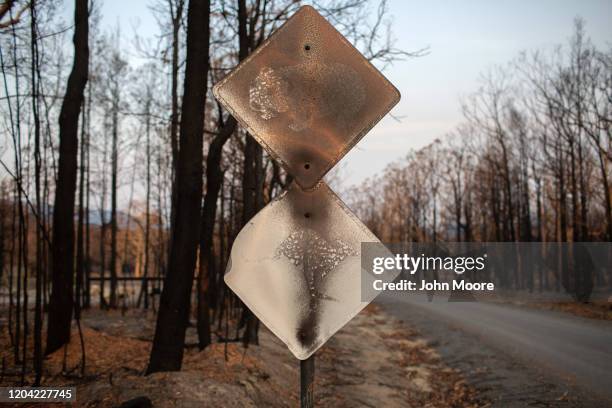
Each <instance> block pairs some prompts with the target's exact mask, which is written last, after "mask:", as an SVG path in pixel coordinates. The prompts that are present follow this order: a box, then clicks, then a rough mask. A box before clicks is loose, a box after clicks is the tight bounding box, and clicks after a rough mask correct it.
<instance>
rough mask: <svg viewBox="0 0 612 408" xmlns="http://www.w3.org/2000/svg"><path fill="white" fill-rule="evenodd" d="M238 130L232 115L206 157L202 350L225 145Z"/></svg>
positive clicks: (207, 339) (200, 283) (200, 317)
mask: <svg viewBox="0 0 612 408" xmlns="http://www.w3.org/2000/svg"><path fill="white" fill-rule="evenodd" d="M234 129H236V119H234V118H233V117H231V116H230V118H229V119H228V120H227V123H226V124H225V126H223V127H222V128H221V130H220V131H219V134H218V135H217V136H215V138H214V139H213V140H212V142H211V143H210V147H209V149H208V156H207V157H206V195H205V196H204V205H203V208H202V231H201V237H200V270H199V275H198V346H199V348H200V350H202V349H204V348H206V346H208V345H209V344H210V342H211V338H210V305H211V303H212V302H211V296H210V295H211V291H210V285H211V281H212V283H213V284H214V283H215V281H216V280H215V276H214V275H212V272H213V271H214V270H216V268H215V264H214V262H213V260H212V259H211V258H212V246H213V233H214V230H215V219H216V216H217V200H218V198H219V190H220V189H221V183H222V182H223V172H222V171H221V156H222V153H223V146H224V145H225V142H227V140H228V139H229V138H230V136H231V135H232V133H233V132H234Z"/></svg>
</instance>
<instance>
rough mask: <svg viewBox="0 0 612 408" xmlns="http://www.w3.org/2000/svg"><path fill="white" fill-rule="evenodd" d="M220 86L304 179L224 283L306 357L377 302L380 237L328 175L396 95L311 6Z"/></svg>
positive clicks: (248, 236)
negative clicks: (365, 248) (368, 254)
mask: <svg viewBox="0 0 612 408" xmlns="http://www.w3.org/2000/svg"><path fill="white" fill-rule="evenodd" d="M213 90H214V94H215V96H216V97H217V99H219V101H220V102H221V103H222V105H223V106H224V107H225V108H226V109H228V110H229V111H230V112H231V113H232V115H234V117H235V118H236V119H237V120H238V121H239V122H240V124H241V125H242V126H243V127H245V128H246V129H247V130H248V131H249V132H250V133H251V134H252V135H253V137H254V138H255V139H256V140H257V141H258V142H259V143H260V144H261V145H262V146H263V147H265V149H266V150H267V151H268V153H269V154H270V155H271V156H272V157H273V158H274V159H276V160H277V161H279V162H280V163H281V164H282V165H283V166H284V168H285V169H286V170H287V172H288V173H289V174H291V175H292V176H293V177H294V179H295V183H294V184H292V185H291V187H290V188H289V189H288V191H286V192H284V193H283V194H282V195H281V196H280V197H278V198H277V199H275V200H274V201H272V202H271V203H270V204H268V205H267V206H266V207H265V208H264V209H262V210H261V211H260V212H259V213H258V214H257V215H255V217H253V219H252V220H250V221H249V222H248V223H247V225H246V226H245V227H244V228H243V229H242V230H241V231H240V233H239V234H238V237H237V238H236V240H235V241H234V244H233V247H232V252H231V256H230V262H229V264H228V268H227V271H226V275H225V282H226V283H227V285H228V286H229V287H230V288H231V289H232V290H233V291H234V292H235V293H236V294H237V295H238V296H239V297H240V299H242V301H243V302H244V303H245V304H246V305H247V306H248V307H249V309H251V311H252V312H253V313H254V314H255V315H256V316H257V317H258V318H259V319H260V320H261V321H262V322H263V323H264V324H265V325H266V326H267V327H268V328H269V329H270V330H271V331H272V332H273V333H274V334H275V335H276V336H278V337H279V338H280V339H281V340H282V341H284V342H285V344H287V346H288V347H289V349H290V350H291V351H292V352H293V354H294V355H295V356H296V357H297V358H299V359H301V360H306V359H308V358H309V357H310V356H311V355H312V354H313V353H314V352H315V351H316V350H317V349H318V348H319V347H321V346H322V345H323V344H324V343H325V342H326V341H327V340H328V339H329V338H330V337H331V336H332V335H333V334H334V333H335V332H336V331H338V330H340V328H341V327H342V326H344V325H345V324H346V323H348V321H349V320H351V319H352V318H353V317H354V316H355V315H356V314H357V313H359V311H360V310H361V309H363V308H364V307H365V306H366V305H367V304H368V303H369V302H370V301H371V300H372V299H373V296H372V297H368V296H366V297H364V296H363V294H362V293H361V283H362V273H361V262H360V261H361V257H360V254H361V244H362V243H364V242H379V241H378V239H377V238H376V237H375V236H374V234H372V233H371V232H370V231H369V230H368V229H367V228H366V227H365V226H364V225H363V224H362V223H361V221H359V219H357V217H355V215H353V214H352V213H351V211H350V210H349V209H348V208H347V207H346V206H345V205H344V204H343V203H342V201H341V200H340V199H339V198H338V197H337V196H336V195H335V194H334V193H333V192H332V191H331V190H330V189H329V187H328V186H327V185H326V184H325V183H324V182H322V181H321V178H322V177H323V176H324V175H325V173H327V171H328V170H329V169H330V168H331V167H333V166H334V164H336V163H337V162H338V160H340V159H341V158H342V156H344V154H346V152H347V151H348V150H350V149H351V148H352V147H353V146H354V145H355V143H357V142H358V141H359V139H361V138H362V137H363V136H364V135H365V133H366V132H367V131H368V130H369V129H370V128H371V127H372V126H374V124H376V123H377V122H378V121H379V120H380V119H381V118H382V117H383V116H384V115H385V114H386V113H387V112H388V111H389V110H390V109H391V108H392V107H393V106H394V105H395V104H396V103H397V102H398V100H399V97H400V96H399V92H398V91H397V89H395V88H394V87H393V85H391V84H390V83H389V81H387V79H386V78H385V77H383V76H382V74H381V73H380V72H378V71H377V70H376V69H375V68H374V67H373V66H372V65H371V64H370V63H369V62H368V61H367V60H366V59H365V58H364V57H363V55H361V54H360V53H359V52H358V51H357V50H356V49H355V48H354V47H353V46H352V45H351V44H349V43H348V41H347V40H346V39H345V38H344V37H342V35H340V33H338V32H337V31H336V30H335V29H334V28H333V27H332V26H331V25H330V24H329V23H328V22H327V21H326V20H325V19H324V18H323V17H321V15H319V14H318V13H317V12H316V11H315V10H314V9H313V8H312V7H308V6H305V7H302V8H301V9H300V10H299V11H298V12H297V13H296V14H294V15H293V16H292V17H291V18H290V19H289V20H287V22H286V23H285V24H284V25H283V26H282V27H281V28H279V29H278V30H277V31H276V32H275V33H274V34H273V35H272V36H271V37H270V39H268V40H267V41H266V42H265V43H264V44H262V45H261V47H259V48H258V49H257V50H255V52H254V53H253V54H252V55H251V56H250V57H248V58H247V59H245V60H244V61H243V62H242V63H241V64H240V65H239V66H238V67H237V68H236V69H234V70H233V71H232V72H231V73H230V74H229V75H228V76H227V77H226V78H224V79H223V80H222V81H221V82H220V83H218V84H217V85H216V86H215V87H214V89H213ZM366 276H367V274H366Z"/></svg>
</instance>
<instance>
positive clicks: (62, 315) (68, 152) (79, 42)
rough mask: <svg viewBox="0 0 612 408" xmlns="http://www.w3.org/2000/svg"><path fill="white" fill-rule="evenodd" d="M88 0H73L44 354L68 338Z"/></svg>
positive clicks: (85, 68)
mask: <svg viewBox="0 0 612 408" xmlns="http://www.w3.org/2000/svg"><path fill="white" fill-rule="evenodd" d="M88 19H89V10H88V0H76V1H75V10H74V21H75V29H74V37H73V43H74V61H73V65H72V70H71V71H70V76H69V77H68V85H67V86H66V94H65V97H64V101H63V102H62V108H61V111H60V116H59V134H60V144H59V160H58V178H57V186H56V192H55V202H54V206H53V243H52V251H53V261H52V262H53V269H52V281H53V287H52V290H51V297H50V299H49V317H48V329H47V349H46V354H49V353H52V352H54V351H55V350H57V349H59V348H60V347H61V346H62V345H64V344H66V343H67V342H68V341H69V340H70V322H71V319H72V279H73V278H72V277H73V275H74V273H73V272H74V264H73V261H74V259H73V258H74V198H75V190H76V178H77V177H76V176H77V152H78V144H79V141H78V127H79V113H80V111H81V105H82V104H83V93H84V91H85V85H86V84H87V69H88V65H89V44H88V40H89V38H88V36H89V33H88V32H89V21H88Z"/></svg>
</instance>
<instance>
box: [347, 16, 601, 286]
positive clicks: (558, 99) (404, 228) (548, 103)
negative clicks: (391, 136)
mask: <svg viewBox="0 0 612 408" xmlns="http://www.w3.org/2000/svg"><path fill="white" fill-rule="evenodd" d="M569 29H570V27H568V33H569V32H570V30H569ZM479 84H480V86H479V88H478V89H477V90H475V91H474V92H473V93H472V94H471V95H468V96H467V97H465V98H463V100H462V105H461V107H462V112H463V116H464V121H463V123H461V124H460V125H458V126H457V128H456V129H454V130H452V131H450V132H449V133H448V134H446V135H441V136H440V138H438V139H436V140H435V141H434V142H432V143H430V144H428V145H427V146H425V147H423V148H421V149H418V150H414V151H411V152H409V153H408V154H407V155H406V157H405V158H403V159H401V160H397V161H396V162H394V163H392V164H390V165H389V166H388V167H387V168H386V169H385V170H384V172H383V173H382V174H379V175H377V176H376V177H373V178H370V179H368V180H366V181H364V182H363V183H362V184H361V185H359V186H356V187H353V188H351V189H350V191H349V193H348V195H349V197H350V198H351V201H350V205H351V208H352V209H353V211H355V212H356V213H357V214H358V215H359V217H360V218H361V219H362V220H363V221H364V222H365V223H366V225H368V227H369V228H371V229H372V231H374V233H375V234H376V235H377V236H378V237H379V238H380V239H381V240H383V241H385V242H609V241H612V190H611V189H610V182H611V180H610V177H611V176H612V173H611V171H612V169H611V166H610V165H611V164H612V49H608V50H601V49H597V48H596V47H595V46H594V45H593V44H592V42H591V41H590V40H589V37H588V34H587V30H586V27H585V22H584V21H583V20H582V19H580V18H576V20H575V21H574V27H573V31H572V35H571V38H570V39H569V41H568V42H567V43H566V44H562V45H559V46H558V47H556V48H555V49H553V50H528V51H524V52H522V53H521V54H520V55H517V57H516V59H514V60H513V61H509V62H508V64H507V65H504V66H503V67H496V68H491V69H489V70H488V71H486V73H485V74H483V75H482V76H481V78H480V80H479ZM609 256H610V254H609V253H608V257H609ZM549 273H550V274H551V276H550V279H548V277H546V278H545V279H541V281H540V282H534V281H533V278H532V280H531V281H530V282H526V281H522V282H521V283H520V284H519V285H518V286H519V287H515V289H527V288H530V289H533V288H534V287H536V288H539V290H540V291H542V290H548V289H556V290H559V285H558V281H557V284H555V278H554V275H553V273H554V271H549ZM595 277H596V281H595V282H594V285H596V286H599V287H612V270H609V269H608V270H607V274H605V273H599V274H596V275H595ZM544 286H545V287H544Z"/></svg>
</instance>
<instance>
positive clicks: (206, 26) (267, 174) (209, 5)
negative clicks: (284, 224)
mask: <svg viewBox="0 0 612 408" xmlns="http://www.w3.org/2000/svg"><path fill="white" fill-rule="evenodd" d="M148 5H149V10H150V12H151V13H152V14H153V16H154V18H155V21H156V22H157V24H158V33H157V35H155V36H154V37H153V38H143V37H142V36H141V35H140V34H139V32H138V30H137V29H135V28H134V27H132V29H131V32H130V33H129V34H126V33H125V31H126V28H125V27H119V26H118V25H117V26H115V27H114V28H113V29H110V30H108V29H106V28H102V27H101V19H102V15H101V10H102V0H100V1H98V0H93V1H92V0H75V1H74V3H72V2H70V1H60V0H48V1H36V0H31V1H23V0H5V1H2V2H1V3H0V68H1V73H2V93H1V98H0V109H1V110H2V123H1V126H2V128H1V132H2V142H1V149H2V150H1V151H0V155H1V157H0V159H1V162H0V163H1V165H2V172H1V174H2V184H1V188H0V279H1V288H0V291H1V295H2V299H1V303H2V306H1V307H2V310H3V315H2V327H1V328H2V331H3V335H4V336H6V338H7V339H8V343H9V344H10V348H11V354H12V357H11V360H13V363H14V365H15V366H17V367H20V368H19V370H20V371H21V382H22V383H23V382H24V381H25V379H26V378H27V377H28V375H29V374H30V373H31V372H32V371H33V372H35V380H34V381H33V382H34V384H35V385H36V384H40V381H41V375H42V367H43V361H44V356H45V355H50V354H52V353H53V352H55V351H57V350H61V349H62V348H63V347H65V346H66V344H67V343H68V342H69V341H80V342H81V345H82V346H81V347H82V363H81V365H80V371H81V375H83V374H84V373H85V365H86V357H85V347H84V346H83V335H82V331H81V324H80V320H81V312H82V311H83V310H85V309H90V308H100V309H103V310H113V309H121V310H125V309H127V308H133V307H138V308H144V309H148V310H152V311H153V312H154V313H156V315H157V327H156V330H155V337H154V339H153V348H152V352H151V356H150V360H149V364H148V368H147V373H153V372H156V371H168V370H179V369H180V368H181V361H182V356H183V350H184V345H185V331H186V328H187V326H188V325H189V320H190V316H191V318H193V319H194V320H195V321H196V322H197V323H196V324H197V332H198V338H199V348H200V349H204V348H206V347H207V346H208V345H209V344H210V343H211V341H213V340H215V341H216V340H218V339H213V338H212V337H213V333H217V337H219V334H218V333H219V332H220V330H221V327H222V323H223V322H225V323H226V325H225V326H226V332H225V334H224V336H225V338H226V339H227V338H228V337H230V334H229V333H228V332H227V321H228V320H230V319H231V320H232V321H233V322H235V323H234V324H233V327H235V335H234V334H232V335H231V337H232V339H231V340H232V341H240V342H243V343H244V344H245V346H246V345H248V344H253V343H255V344H256V343H257V342H258V338H257V337H258V327H259V322H258V321H257V319H256V318H255V317H254V316H253V315H252V314H251V313H250V312H249V310H248V309H246V308H244V307H243V306H242V304H241V303H240V302H239V300H238V299H237V298H236V297H235V296H234V295H233V294H232V293H231V292H230V291H228V290H226V289H225V286H224V284H223V279H222V278H223V271H224V270H225V264H226V262H227V256H228V253H229V249H230V247H231V244H232V241H233V239H234V238H235V237H236V235H237V234H238V232H239V231H240V229H241V227H242V226H243V225H244V224H245V223H246V222H247V221H248V220H249V219H250V218H251V217H252V216H253V215H254V214H256V213H257V211H258V210H259V209H261V208H262V207H263V206H265V205H266V203H268V202H269V201H270V200H271V199H272V198H274V197H275V196H276V195H278V194H279V193H280V192H281V191H282V190H283V189H284V188H286V187H287V186H288V184H289V183H290V182H291V179H290V178H289V177H288V176H287V175H286V174H285V172H284V171H283V170H282V169H281V168H280V167H279V166H278V165H277V164H276V163H275V162H274V161H272V160H270V158H269V157H268V156H267V155H266V154H264V152H263V150H262V148H261V147H260V146H259V145H258V144H257V143H256V142H255V141H254V139H253V138H252V137H251V136H250V135H248V134H247V133H246V132H245V131H244V129H242V128H240V127H239V126H238V125H237V123H236V120H235V119H234V118H233V117H231V115H229V114H228V113H227V112H225V111H224V109H223V108H222V107H221V105H220V104H218V103H217V101H215V100H214V98H213V96H212V92H210V89H211V88H212V86H213V85H214V84H215V83H216V82H217V81H219V80H220V79H221V78H223V77H224V76H225V75H226V74H227V73H228V72H229V70H231V69H232V68H233V67H235V66H236V64H237V63H238V62H239V61H241V60H243V59H244V58H246V57H247V56H248V55H249V54H250V53H251V52H252V51H253V50H254V49H256V48H257V47H258V46H259V45H260V44H261V43H262V42H263V41H264V40H265V39H266V38H267V37H268V36H269V35H270V33H272V32H273V31H274V30H276V29H277V28H278V27H279V26H280V25H282V24H283V22H284V21H286V20H287V18H289V17H290V16H291V15H292V14H293V13H294V12H295V11H297V10H298V9H299V8H300V7H301V6H302V5H303V2H302V1H296V0H280V1H278V0H253V1H247V0H220V1H214V2H210V1H204V0H191V1H188V0H153V1H151V2H149V3H148ZM315 6H316V7H317V9H318V10H319V11H320V12H321V13H322V14H323V15H325V16H326V17H327V18H329V19H330V20H331V21H332V22H333V24H334V25H335V26H336V27H337V28H338V29H340V30H341V31H342V32H343V34H344V35H346V36H347V37H348V38H349V39H350V41H351V42H352V43H353V44H355V45H356V46H357V47H358V48H359V49H360V50H361V51H362V52H363V53H364V54H365V55H366V57H367V58H368V59H370V60H371V61H373V62H375V63H379V64H383V65H384V64H388V63H391V62H392V61H394V60H399V59H403V58H409V57H416V56H420V55H423V54H424V53H425V51H424V50H423V51H416V52H406V51H403V50H400V49H397V48H395V47H394V44H393V39H392V37H391V35H390V31H389V29H390V22H389V20H388V8H387V4H386V2H373V1H372V2H370V1H360V0H332V1H322V2H320V4H319V3H316V4H315ZM65 7H68V8H69V9H70V10H73V12H72V13H70V14H68V13H65V12H64V11H65V10H64V8H65ZM75 325H76V327H77V328H78V333H79V339H74V338H72V339H71V336H72V337H74V333H73V332H72V330H73V328H74V326H75ZM3 344H4V343H3ZM64 359H65V356H64ZM6 364H8V363H7V361H6V355H4V354H3V361H2V377H4V370H5V366H6ZM30 370H32V371H30Z"/></svg>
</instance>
